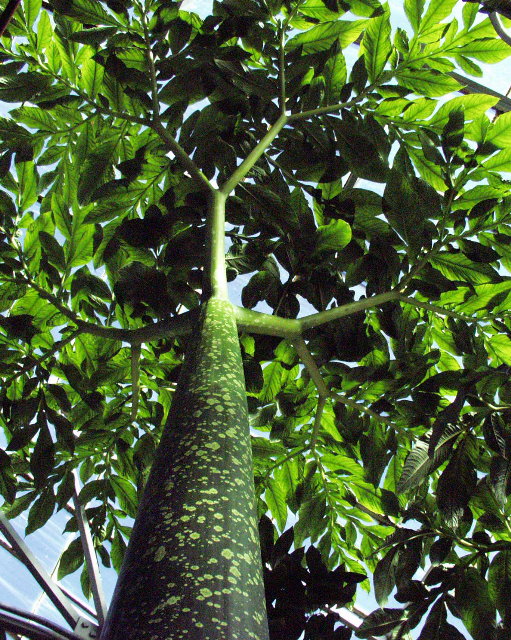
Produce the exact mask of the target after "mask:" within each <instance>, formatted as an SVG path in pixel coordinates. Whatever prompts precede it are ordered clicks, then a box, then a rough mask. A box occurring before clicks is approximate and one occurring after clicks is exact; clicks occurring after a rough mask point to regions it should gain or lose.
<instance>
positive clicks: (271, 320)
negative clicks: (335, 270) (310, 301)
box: [233, 291, 401, 340]
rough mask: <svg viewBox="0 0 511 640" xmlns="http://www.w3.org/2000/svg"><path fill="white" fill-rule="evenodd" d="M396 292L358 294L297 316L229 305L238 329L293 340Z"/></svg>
mask: <svg viewBox="0 0 511 640" xmlns="http://www.w3.org/2000/svg"><path fill="white" fill-rule="evenodd" d="M400 296H401V294H400V293H399V292H398V291H387V292H386V293H379V294H377V295H375V296H371V297H370V298H362V299H361V300H357V301H356V302H349V303H348V304H343V305H342V306H340V307H334V308H333V309H328V310H327V311H320V312H319V313H313V314H311V315H310V316H305V317H303V318H297V319H293V318H281V317H280V316H271V315H269V314H268V313H261V312H260V311H253V310H252V309H245V308H243V307H238V306H236V305H233V308H234V312H235V314H236V320H237V322H238V327H239V328H240V329H242V330H244V331H248V332H250V333H262V334H266V335H269V336H280V337H282V338H289V339H291V340H293V339H295V338H297V337H300V336H301V335H302V333H303V332H304V331H306V330H307V329H312V328H313V327H319V326H321V325H322V324H326V323H327V322H332V321H333V320H338V319H339V318H344V317H345V316H350V315H353V314H354V313H359V312H360V311H365V310H366V309H371V308H372V307H377V306H379V305H382V304H385V302H389V301H391V300H398V299H399V298H400Z"/></svg>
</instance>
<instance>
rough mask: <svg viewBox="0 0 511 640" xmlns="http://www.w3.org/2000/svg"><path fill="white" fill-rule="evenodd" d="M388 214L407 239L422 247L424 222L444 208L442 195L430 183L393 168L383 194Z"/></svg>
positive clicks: (405, 239)
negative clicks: (441, 200) (440, 196)
mask: <svg viewBox="0 0 511 640" xmlns="http://www.w3.org/2000/svg"><path fill="white" fill-rule="evenodd" d="M383 198H384V202H385V204H386V211H385V215H386V217H387V219H388V221H389V222H390V224H391V225H392V226H393V227H394V229H395V230H396V231H397V233H398V234H399V235H400V236H401V237H402V238H403V240H404V242H405V243H406V244H407V245H408V246H410V247H411V248H412V249H414V250H418V249H419V248H420V247H421V246H422V243H423V241H424V237H423V230H424V224H425V221H426V219H427V218H428V217H430V216H431V217H437V216H438V215H439V214H440V211H441V203H440V198H439V196H438V194H437V193H436V191H435V190H434V189H432V188H431V187H430V186H429V185H428V184H427V183H426V182H424V181H423V180H419V179H418V178H416V177H415V176H407V175H404V174H403V173H401V172H400V171H398V170H397V169H391V170H390V171H389V175H388V179H387V185H386V186H385V191H384V194H383Z"/></svg>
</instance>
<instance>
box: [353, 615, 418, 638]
mask: <svg viewBox="0 0 511 640" xmlns="http://www.w3.org/2000/svg"><path fill="white" fill-rule="evenodd" d="M405 617H406V612H405V611H404V610H403V609H388V608H385V609H376V611H373V612H372V613H370V614H369V615H368V616H367V617H366V618H364V621H363V622H362V624H361V625H360V626H359V627H358V629H357V636H358V637H359V638H371V637H372V636H383V635H385V634H386V633H389V632H390V631H392V629H395V628H396V627H397V626H398V624H400V622H401V621H402V620H403V619H405Z"/></svg>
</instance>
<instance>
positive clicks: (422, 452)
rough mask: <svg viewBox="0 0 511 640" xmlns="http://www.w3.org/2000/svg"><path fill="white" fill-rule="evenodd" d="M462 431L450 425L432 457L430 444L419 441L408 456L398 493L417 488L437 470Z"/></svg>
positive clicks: (397, 489)
mask: <svg viewBox="0 0 511 640" xmlns="http://www.w3.org/2000/svg"><path fill="white" fill-rule="evenodd" d="M460 433H461V431H460V429H459V427H458V426H456V425H449V426H448V427H447V428H446V429H445V431H444V433H443V435H442V437H441V438H440V440H439V443H438V446H437V447H436V449H435V452H434V454H433V456H432V457H430V456H429V454H428V449H429V445H428V442H424V441H422V440H419V441H418V442H416V444H415V446H414V448H413V449H412V450H411V451H410V453H409V454H408V456H407V458H406V461H405V464H404V467H403V473H402V475H401V478H400V479H399V482H398V485H397V487H396V491H397V492H398V493H401V492H403V491H408V490H409V489H413V488H414V487H417V486H418V485H419V484H420V483H421V482H422V481H423V480H424V478H425V477H426V476H427V475H429V474H430V473H431V472H432V471H434V470H435V469H437V468H438V467H439V466H440V465H441V464H442V463H443V462H445V460H446V459H447V457H448V455H449V453H450V451H451V449H452V447H453V445H454V443H455V441H456V439H457V438H458V436H459V435H460Z"/></svg>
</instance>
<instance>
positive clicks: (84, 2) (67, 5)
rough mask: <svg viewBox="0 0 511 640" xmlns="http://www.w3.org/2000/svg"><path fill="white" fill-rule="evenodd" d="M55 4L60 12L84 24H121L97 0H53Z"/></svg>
mask: <svg viewBox="0 0 511 640" xmlns="http://www.w3.org/2000/svg"><path fill="white" fill-rule="evenodd" d="M53 5H54V7H55V8H56V9H57V11H59V13H63V14H64V15H66V16H69V17H70V18H73V19H74V20H77V21H78V22H81V23H82V24H93V25H98V24H102V25H112V26H114V27H118V26H120V23H119V21H118V20H116V19H115V18H114V16H112V15H111V14H109V13H107V12H106V11H105V9H104V8H103V5H102V4H101V3H99V2H97V1H96V0H53Z"/></svg>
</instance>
